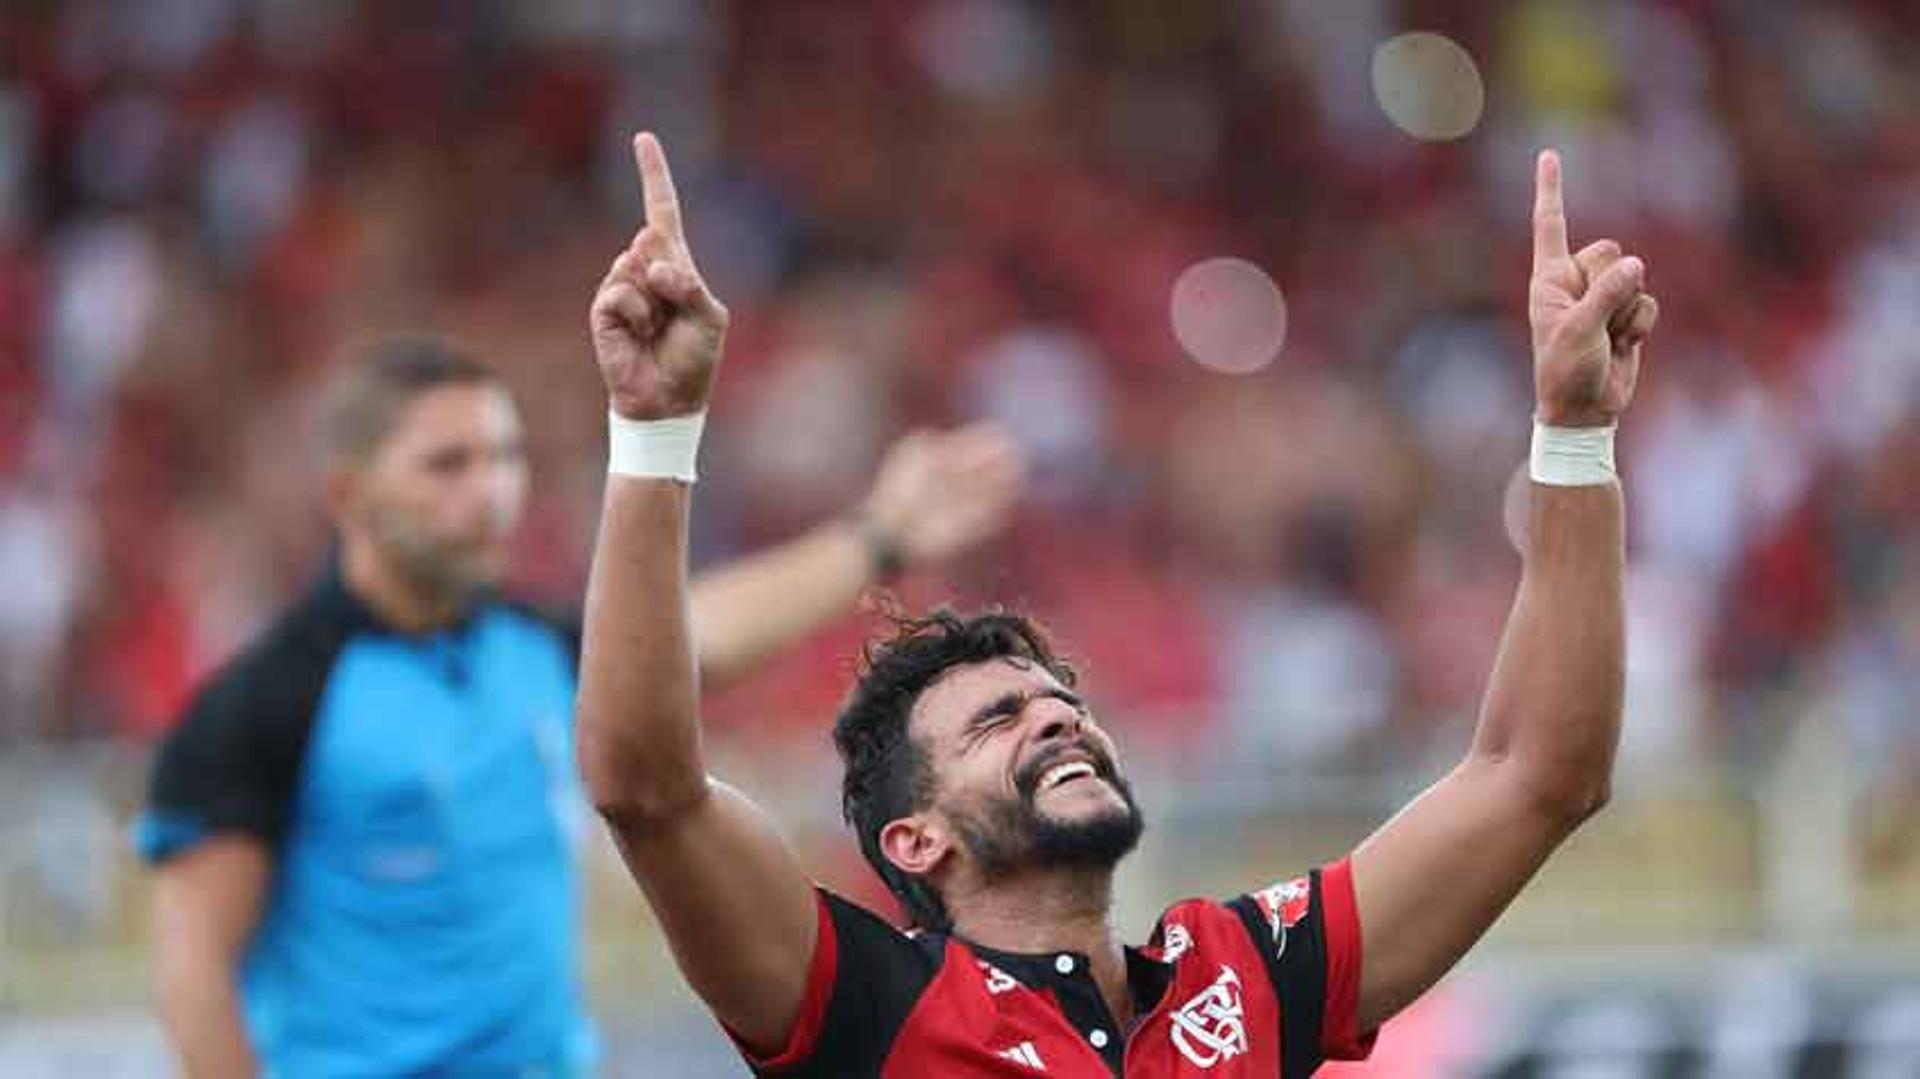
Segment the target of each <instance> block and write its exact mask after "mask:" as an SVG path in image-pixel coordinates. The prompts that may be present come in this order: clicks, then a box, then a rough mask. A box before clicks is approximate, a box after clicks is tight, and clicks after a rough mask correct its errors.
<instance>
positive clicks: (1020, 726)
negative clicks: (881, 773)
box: [882, 658, 1145, 883]
mask: <svg viewBox="0 0 1920 1079" xmlns="http://www.w3.org/2000/svg"><path fill="white" fill-rule="evenodd" d="M910 726H911V730H912V732H913V737H914V738H915V739H916V741H917V742H918V744H919V745H920V746H921V747H922V749H923V759H924V766H925V767H926V768H928V769H930V770H931V777H932V780H933V782H932V783H931V787H932V790H933V796H932V799H931V804H930V805H928V806H927V807H926V808H925V809H923V810H922V811H921V812H919V813H916V814H915V815H914V817H913V818H910V819H905V820H903V821H901V822H896V823H895V824H894V825H889V826H888V829H887V830H886V831H883V833H882V846H883V849H887V850H889V851H890V852H893V851H897V852H900V853H901V855H902V856H901V857H896V858H894V861H895V864H896V865H899V866H900V867H901V868H902V869H904V870H906V871H908V872H910V873H918V874H921V875H931V874H933V873H935V872H938V871H940V870H941V869H942V867H951V866H952V863H949V862H948V861H947V860H948V859H961V860H964V861H965V862H966V863H968V864H969V865H970V866H971V869H972V871H973V873H974V874H975V875H977V876H978V877H979V878H980V879H981V880H983V881H986V882H988V883H991V882H993V881H995V880H999V879H1005V878H1007V877H1011V876H1015V875H1018V874H1020V873H1022V872H1024V871H1027V870H1031V869H1034V868H1039V867H1068V868H1075V869H1088V870H1107V869H1111V868H1112V867H1113V866H1114V865H1115V864H1117V863H1118V862H1119V861H1120V859H1121V858H1123V857H1125V856H1126V855H1127V854H1128V852H1130V851H1132V850H1133V848H1134V846H1135V845H1136V844H1138V843H1139V841H1140V836H1141V833H1142V832H1143V831H1144V829H1145V824H1144V820H1143V818H1142V816H1141V813H1140V808H1139V806H1138V804H1137V803H1136V802H1135V800H1134V795H1133V788H1132V787H1131V785H1129V784H1128V782H1127V780H1126V777H1125V774H1124V773H1123V772H1122V770H1121V767H1120V763H1119V757H1118V754H1117V751H1116V750H1115V748H1114V745H1113V742H1112V740H1111V739H1109V738H1108V737H1107V735H1106V732H1104V731H1102V730H1101V729H1100V727H1099V725H1098V724H1097V723H1095V722H1094V720H1093V718H1092V715H1091V714H1090V713H1089V711H1088V709H1087V706H1086V703H1085V702H1084V701H1082V700H1081V698H1080V697H1079V695H1078V694H1076V693H1074V691H1073V690H1072V689H1070V688H1069V687H1067V686H1066V685H1064V684H1062V683H1061V682H1060V680H1059V679H1057V678H1056V677H1054V675H1053V674H1052V673H1051V672H1050V671H1048V670H1047V669H1046V668H1044V667H1042V666H1039V665H1037V664H1034V663H1030V662H1027V661H1024V660H1021V659H1017V658H1001V659H995V660H990V661H987V662H983V663H976V664H969V665H965V666H962V667H956V668H954V669H953V670H951V671H949V672H947V673H946V674H944V675H942V676H941V678H940V679H939V680H938V681H936V682H935V683H934V684H933V685H931V686H929V687H927V689H926V690H925V691H923V692H922V693H921V695H920V699H919V701H918V703H917V704H916V705H915V708H914V712H913V715H912V717H911V719H910ZM887 832H894V833H895V834H894V835H893V837H892V839H891V842H890V841H889V837H888V835H887ZM889 856H890V857H892V856H893V855H892V854H891V853H890V855H889ZM916 857H918V858H919V861H917V862H916V861H915V858H916Z"/></svg>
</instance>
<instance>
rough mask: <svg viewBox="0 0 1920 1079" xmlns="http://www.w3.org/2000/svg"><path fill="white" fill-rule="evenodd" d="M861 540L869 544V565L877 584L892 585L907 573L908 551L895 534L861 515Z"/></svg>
mask: <svg viewBox="0 0 1920 1079" xmlns="http://www.w3.org/2000/svg"><path fill="white" fill-rule="evenodd" d="M857 522H858V524H859V528H860V538H861V539H863V540H865V541H866V543H867V564H868V565H869V566H870V567H872V570H873V580H874V583H876V584H892V583H893V582H895V581H897V580H899V579H900V575H901V574H903V573H905V572H907V551H906V548H904V547H902V546H901V545H900V541H899V540H898V539H897V538H895V537H894V535H893V533H891V532H889V531H887V530H886V529H884V528H882V527H880V526H879V525H878V524H876V523H875V522H874V520H873V518H872V517H870V516H868V515H866V514H864V513H863V514H861V515H860V516H859V518H858V519H857Z"/></svg>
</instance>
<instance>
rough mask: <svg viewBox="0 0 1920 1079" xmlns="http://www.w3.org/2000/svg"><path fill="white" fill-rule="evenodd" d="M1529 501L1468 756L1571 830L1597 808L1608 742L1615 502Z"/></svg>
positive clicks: (1593, 489)
mask: <svg viewBox="0 0 1920 1079" xmlns="http://www.w3.org/2000/svg"><path fill="white" fill-rule="evenodd" d="M1530 493H1531V496H1532V506H1531V509H1530V512H1529V515H1528V532H1527V556H1526V568H1525V570H1524V572H1523V574H1522V577H1521V583H1520V592H1519V596H1518V598H1517V599H1516V600H1515V603H1514V608H1513V613H1512V615H1511V616H1510V617H1509V618H1508V620H1507V629H1506V634H1505V636H1504V638H1503V639H1502V641H1501V645H1500V654H1499V658H1498V659H1497V660H1496V661H1495V663H1494V669H1493V677H1492V680H1491V682H1490V684H1489V686H1488V691H1487V698H1486V702H1485V705H1484V707H1483V710H1482V713H1481V718H1480V728H1479V730H1478V732H1477V733H1476V736H1475V742H1474V748H1475V752H1476V753H1477V754H1478V755H1480V756H1481V757H1483V758H1487V759H1492V760H1495V761H1498V762H1499V763H1500V765H1501V766H1502V767H1503V768H1506V769H1509V770H1510V771H1511V774H1512V775H1513V776H1514V778H1515V779H1516V780H1517V781H1519V782H1520V783H1521V784H1523V785H1524V790H1525V791H1526V793H1527V794H1528V796H1529V797H1531V798H1533V799H1534V800H1535V801H1536V803H1537V804H1538V805H1539V806H1540V807H1541V808H1542V809H1543V810H1544V811H1546V812H1549V813H1552V814H1554V815H1555V816H1558V817H1561V818H1563V819H1565V820H1566V821H1568V822H1569V823H1577V822H1578V821H1579V820H1582V819H1584V818H1585V817H1586V816H1588V815H1590V814H1591V813H1592V812H1593V811H1594V810H1597V809H1598V808H1599V807H1600V805H1601V804H1602V803H1603V802H1604V801H1605V799H1606V796H1607V789H1608V782H1609V777H1610V776H1611V773H1612V769H1613V757H1614V750H1615V747H1616V746H1617V745H1618V743H1619V740H1620V713H1621V702H1622V697H1623V694H1624V688H1625V667H1626V659H1625V652H1626V632H1625V626H1624V621H1625V615H1624V610H1623V608H1624V601H1623V596H1622V576H1623V572H1624V569H1623V566H1624V562H1625V540H1624V531H1625V526H1624V516H1625V513H1624V499H1623V497H1622V494H1621V491H1620V488H1619V486H1618V485H1617V484H1607V485H1604V486H1587V487H1554V486H1547V485H1543V484H1537V483H1536V484H1533V485H1532V487H1531V492H1530Z"/></svg>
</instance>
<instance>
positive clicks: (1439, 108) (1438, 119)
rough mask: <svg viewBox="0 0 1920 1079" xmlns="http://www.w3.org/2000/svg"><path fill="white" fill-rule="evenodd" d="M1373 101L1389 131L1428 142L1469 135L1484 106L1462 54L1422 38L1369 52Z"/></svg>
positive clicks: (1438, 38) (1481, 89)
mask: <svg viewBox="0 0 1920 1079" xmlns="http://www.w3.org/2000/svg"><path fill="white" fill-rule="evenodd" d="M1373 96H1374V98H1375V99H1376V100H1378V101H1379V102H1380V109H1381V111H1383V112H1385V113H1386V114H1387V119H1389V120H1392V121H1393V125H1394V126H1395V127H1397V128H1399V129H1400V130H1402V131H1404V132H1406V133H1407V134H1409V135H1412V136H1413V137H1414V138H1416V139H1427V140H1430V141H1433V142H1446V141H1449V140H1452V139H1457V138H1461V137H1463V136H1465V135H1467V134H1468V133H1470V132H1472V131H1473V129H1474V127H1475V126H1476V125H1478V124H1479V123H1480V113H1481V110H1482V109H1484V108H1485V107H1486V103H1487V91H1486V86H1485V85H1484V84H1483V83H1481V81H1480V69H1479V67H1477V66H1476V65H1475V64H1474V62H1473V57H1472V56H1470V55H1468V54H1467V50H1465V49H1463V48H1461V47H1460V45H1459V44H1458V43H1457V42H1455V41H1454V40H1453V39H1452V38H1450V37H1446V36H1444V35H1441V34H1430V33H1425V32H1420V33H1412V34H1401V35H1400V36H1398V37H1395V38H1390V39H1388V40H1387V41H1385V42H1383V43H1382V44H1381V45H1380V47H1379V48H1377V49H1375V50H1374V51H1373Z"/></svg>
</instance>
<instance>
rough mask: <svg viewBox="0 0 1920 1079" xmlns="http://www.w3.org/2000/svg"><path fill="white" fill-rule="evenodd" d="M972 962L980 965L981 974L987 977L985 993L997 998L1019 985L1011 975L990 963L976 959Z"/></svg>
mask: <svg viewBox="0 0 1920 1079" xmlns="http://www.w3.org/2000/svg"><path fill="white" fill-rule="evenodd" d="M974 962H976V963H978V964H980V970H981V972H982V973H984V974H985V975H986V976H987V992H988V993H989V994H991V995H993V996H999V995H1000V994H1002V993H1004V992H1006V991H1007V990H1009V989H1014V988H1017V987H1018V986H1019V985H1020V983H1019V982H1016V981H1014V980H1013V975H1011V974H1008V973H1007V972H1006V971H1004V970H1001V969H1000V968H999V967H996V966H994V965H993V964H992V963H989V962H987V961H986V960H984V959H976V960H974Z"/></svg>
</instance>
